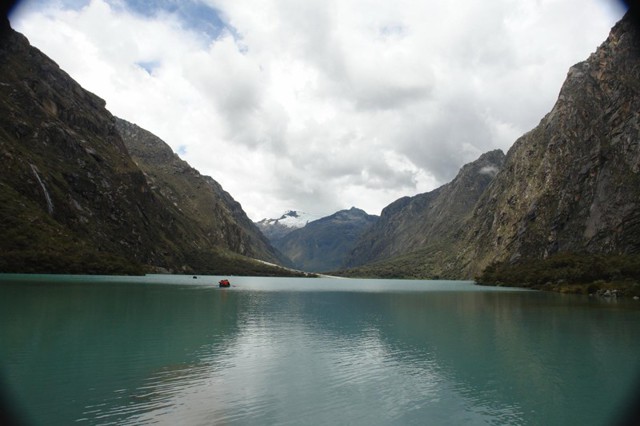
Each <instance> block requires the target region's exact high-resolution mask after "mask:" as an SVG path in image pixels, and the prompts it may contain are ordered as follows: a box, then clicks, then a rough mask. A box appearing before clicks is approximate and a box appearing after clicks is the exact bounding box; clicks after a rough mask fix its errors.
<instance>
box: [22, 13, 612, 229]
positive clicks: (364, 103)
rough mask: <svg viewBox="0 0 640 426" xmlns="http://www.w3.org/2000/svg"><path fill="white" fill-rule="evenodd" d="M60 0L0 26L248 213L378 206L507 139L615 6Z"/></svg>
mask: <svg viewBox="0 0 640 426" xmlns="http://www.w3.org/2000/svg"><path fill="white" fill-rule="evenodd" d="M205 3H206V4H208V5H210V6H211V7H213V8H215V11H214V10H208V12H207V13H206V14H203V13H200V14H199V13H198V11H202V10H203V8H204V6H203V4H205ZM61 4H62V3H60V2H59V1H54V0H50V1H49V0H39V1H34V2H23V9H22V11H19V12H18V13H17V14H15V15H14V16H12V24H13V25H14V27H15V28H16V29H17V30H18V31H21V32H23V33H24V34H25V35H26V36H27V37H28V38H29V39H30V41H31V42H32V44H33V45H35V46H36V47H38V48H40V49H41V50H43V51H44V52H45V53H46V54H48V55H49V56H51V57H52V58H53V59H54V60H55V61H56V62H58V63H59V64H60V66H61V67H62V68H63V69H65V70H66V71H67V72H69V73H70V74H71V75H72V76H73V77H74V78H75V79H76V80H78V81H79V82H80V83H81V84H82V85H83V86H84V87H86V88H87V89H89V90H91V91H93V92H95V93H96V94H98V95H99V96H101V97H103V98H104V99H105V100H106V101H107V108H109V110H110V111H111V112H113V113H114V114H115V115H118V116H120V117H122V118H125V119H127V120H130V121H133V122H135V123H137V124H139V125H140V126H142V127H144V128H146V129H148V130H150V131H151V132H153V133H155V134H157V135H158V136H160V137H161V138H162V139H164V140H165V141H166V142H167V143H169V144H170V145H171V146H172V147H173V149H174V150H176V151H178V150H180V152H184V155H182V157H183V158H184V159H185V160H186V161H188V162H189V163H190V164H191V165H192V166H194V167H196V168H197V169H198V170H200V172H202V173H203V174H208V175H211V176H212V177H213V178H214V179H216V180H218V181H219V182H220V183H221V184H222V186H223V187H224V188H225V189H226V190H227V191H229V192H230V193H231V194H232V195H233V197H234V198H236V199H237V200H238V201H240V202H241V203H242V205H243V207H244V208H245V210H246V211H247V213H248V214H249V215H250V217H252V218H253V219H255V220H257V219H261V218H263V217H276V216H278V215H279V214H280V213H282V212H283V211H285V210H286V209H289V208H296V209H301V210H304V211H308V212H312V213H316V214H321V215H324V214H331V213H333V212H334V211H336V210H338V209H341V208H348V207H351V206H357V207H361V208H364V209H365V210H367V211H368V212H370V213H374V214H378V213H379V212H380V210H381V209H382V208H383V207H384V206H386V205H387V204H388V203H390V202H392V201H394V200H395V199H397V198H399V197H401V196H404V195H413V194H416V193H418V192H424V191H427V190H431V189H433V188H435V187H437V186H439V185H441V184H443V183H445V182H446V181H448V180H449V179H451V178H452V177H453V176H454V175H455V174H456V172H457V170H458V169H459V168H460V166H462V165H463V164H464V163H466V162H469V161H472V160H474V159H475V158H477V157H478V156H479V155H480V154H481V153H483V152H486V151H488V150H491V149H495V148H502V149H503V150H505V151H506V150H507V149H508V148H509V146H510V145H511V144H512V143H513V142H514V141H515V139H516V138H517V137H518V136H520V135H521V134H522V133H524V132H525V131H528V130H529V129H531V128H532V127H534V126H535V125H536V124H537V123H538V122H539V120H540V119H541V118H542V116H543V115H544V114H545V113H546V112H548V111H549V110H550V109H551V107H552V105H553V103H554V101H555V99H556V96H557V93H558V91H559V89H560V86H561V84H562V81H563V80H564V78H565V76H566V73H567V71H568V68H569V66H571V65H572V64H574V63H575V62H578V61H580V60H583V59H586V58H587V56H588V55H589V53H590V52H592V51H594V50H595V48H596V47H597V46H598V45H599V44H600V43H601V42H602V41H604V39H605V38H606V36H607V34H608V31H609V29H610V27H611V26H612V25H613V24H614V23H615V21H616V20H618V19H619V18H620V17H621V16H622V13H623V12H622V10H621V9H619V8H618V7H617V6H616V5H615V3H611V2H607V1H605V0H589V1H585V0H581V1H579V0H527V1H525V0H496V1H492V2H489V3H487V2H472V1H466V2H463V3H460V2H456V3H455V4H454V3H452V2H447V1H444V0H441V1H432V2H423V1H416V0H398V1H396V2H378V1H373V0H351V1H338V0H306V1H298V0H279V1H276V0H264V1H260V2H255V1H241V0H190V1H185V2H183V3H181V10H180V12H181V14H170V13H167V12H163V11H162V10H161V7H158V9H157V10H154V11H152V12H153V13H151V11H150V12H149V13H148V14H144V13H140V10H139V8H140V5H141V4H142V3H136V7H137V9H136V10H137V12H135V13H134V12H132V11H131V9H130V8H129V7H128V6H127V4H128V3H127V2H125V1H124V0H119V1H116V0H113V1H107V0H91V1H87V2H85V3H82V2H81V4H83V5H84V6H82V7H78V6H77V4H76V2H71V3H69V2H64V4H67V5H69V4H74V5H75V6H74V7H75V8H72V7H68V6H67V7H64V6H62V5H61ZM158 4H160V3H158ZM190 7H193V8H195V7H198V8H200V9H193V10H192V9H189V8H190ZM194 11H196V12H194ZM216 13H217V16H216ZM197 16H202V18H201V19H203V20H204V19H205V18H206V19H207V20H212V19H213V18H212V16H213V17H214V18H216V19H213V20H212V22H209V21H206V22H204V21H202V22H201V21H198V22H196V21H194V20H193V19H196V18H197ZM194 17H195V18H194ZM213 21H215V22H213ZM221 22H222V23H223V24H224V25H226V27H225V28H218V27H217V26H219V25H220V23H221ZM214 27H215V28H218V29H216V30H215V31H208V30H207V31H204V32H203V31H202V28H206V29H210V28H214ZM212 34H213V35H212Z"/></svg>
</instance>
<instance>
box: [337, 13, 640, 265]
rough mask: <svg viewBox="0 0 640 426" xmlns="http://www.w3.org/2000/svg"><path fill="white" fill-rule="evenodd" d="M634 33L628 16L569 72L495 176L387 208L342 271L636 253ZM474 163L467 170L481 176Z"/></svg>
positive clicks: (639, 148)
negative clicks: (552, 103) (554, 99)
mask: <svg viewBox="0 0 640 426" xmlns="http://www.w3.org/2000/svg"><path fill="white" fill-rule="evenodd" d="M636 24H637V22H636V21H634V20H633V18H632V16H631V13H628V14H627V15H626V16H625V17H624V18H623V19H622V20H621V21H620V22H619V23H618V24H616V26H615V27H614V28H613V29H612V31H611V33H610V35H609V37H608V39H607V40H606V41H605V42H604V43H603V44H602V45H601V46H600V47H599V48H598V49H597V50H596V52H595V53H593V54H592V55H591V56H590V57H589V58H588V59H587V60H586V61H584V62H581V63H579V64H576V65H575V66H573V67H572V68H571V69H570V70H569V73H568V75H567V79H566V81H565V83H564V85H563V86H562V89H561V90H560V94H559V97H558V100H557V102H556V104H555V106H554V107H553V109H552V110H551V112H550V113H549V114H547V115H546V116H545V117H544V118H543V119H542V121H541V122H540V124H539V125H538V126H537V127H536V128H534V129H533V130H531V131H530V132H528V133H527V134H525V135H523V136H522V137H521V138H519V139H518V140H517V141H516V142H515V143H514V145H513V146H512V148H511V149H510V150H509V152H508V153H507V156H506V158H505V159H504V164H502V165H501V167H496V170H497V169H500V171H499V172H497V173H496V174H495V178H493V179H492V180H491V179H489V178H488V177H487V178H486V179H484V180H483V181H482V183H481V182H478V186H477V187H475V188H474V187H472V186H469V185H472V184H474V182H473V180H472V179H471V180H469V179H468V176H467V178H465V177H464V176H465V173H464V171H465V169H464V168H463V170H462V171H461V174H460V175H459V176H458V177H456V179H455V180H454V181H453V182H452V183H451V184H448V185H445V186H443V187H442V188H439V189H437V190H435V191H433V192H430V193H427V194H422V195H419V196H416V197H413V198H403V199H400V200H398V201H396V202H395V203H393V204H391V205H390V206H388V207H387V208H386V209H385V210H384V211H383V213H382V216H381V218H380V221H379V222H378V224H377V225H376V226H375V227H373V228H372V229H371V231H370V232H368V233H367V234H365V235H364V236H363V238H362V240H361V242H360V243H359V244H358V246H357V247H356V248H355V249H354V252H353V253H352V256H351V260H350V263H349V264H350V265H361V264H363V263H368V265H367V266H366V267H362V266H361V267H360V269H359V270H357V271H354V272H353V273H354V274H356V275H363V274H364V275H374V276H384V275H390V276H414V277H434V276H440V277H450V278H472V277H474V276H475V275H476V274H478V273H480V272H481V271H482V270H483V269H484V268H485V267H487V266H488V265H489V264H491V263H493V262H499V261H508V262H514V261H516V260H518V259H543V258H546V257H547V256H549V255H551V254H554V253H601V254H637V253H640V77H639V76H640V43H639V41H640V34H639V30H638V26H637V25H636ZM492 155H497V157H496V158H495V159H494V160H493V161H494V162H495V163H496V166H498V164H497V163H498V162H500V163H502V159H500V160H498V157H499V155H498V154H492ZM473 164H474V163H472V165H468V166H465V167H466V168H468V170H471V169H472V168H473V169H475V170H476V172H475V173H474V174H472V175H475V176H478V173H477V170H478V168H477V166H474V165H473ZM486 170H489V169H486ZM458 180H460V182H463V181H464V182H466V183H465V184H463V185H459V184H456V181H458ZM458 185H459V188H460V189H459V190H458V191H457V193H458V196H456V195H454V193H453V191H452V189H453V188H454V187H455V186H458ZM467 189H468V191H467ZM465 191H466V192H468V194H469V196H463V197H462V198H460V197H459V195H460V194H465V193H466V192H465ZM456 199H459V200H464V202H460V201H456ZM465 209H467V210H465ZM371 262H374V263H371ZM375 262H377V263H375Z"/></svg>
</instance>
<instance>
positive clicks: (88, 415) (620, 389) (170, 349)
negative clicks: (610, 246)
mask: <svg viewBox="0 0 640 426" xmlns="http://www.w3.org/2000/svg"><path fill="white" fill-rule="evenodd" d="M219 278H220V277H199V278H198V279H193V278H192V277H191V276H188V277H185V276H147V277H140V278H124V277H122V278H118V277H64V276H57V277H54V276H19V275H0V379H1V380H2V389H3V391H4V399H5V403H6V404H7V405H8V406H9V407H11V408H13V411H14V413H15V414H17V415H18V417H19V418H20V419H23V421H24V422H25V423H26V424H28V425H30V424H33V425H72V424H104V425H108V424H117V425H133V424H135V425H139V424H161V425H176V424H181V425H209V424H239V425H243V424H250V425H266V424H287V425H300V424H312V425H320V424H322V425H324V424H327V425H329V424H363V425H370V424H374V425H375V424H419V425H423V424H434V425H440V424H441V425H446V424H451V425H458V424H470V425H476V424H477V425H483V424H495V425H503V424H514V425H566V424H576V425H606V424H610V423H611V422H612V421H613V420H614V419H615V418H616V416H617V415H618V413H620V412H622V410H623V408H624V407H625V405H628V404H629V402H630V399H629V398H632V397H635V396H637V395H635V391H636V390H637V389H636V385H638V382H637V380H636V379H638V378H639V377H640V356H639V354H640V302H636V301H632V300H629V301H619V302H617V303H611V302H606V301H603V300H593V299H590V298H587V297H580V296H563V295H558V294H546V293H539V292H528V291H509V290H504V289H497V288H486V287H477V286H473V285H472V284H471V283H469V282H453V281H431V282H430V281H381V280H339V279H291V278H288V279H275V278H243V277H233V278H232V279H231V281H232V284H233V285H234V287H232V288H229V289H220V288H217V287H216V286H215V285H214V283H216V282H217V281H218V279H219Z"/></svg>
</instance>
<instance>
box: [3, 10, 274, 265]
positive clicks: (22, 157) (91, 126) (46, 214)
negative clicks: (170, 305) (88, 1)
mask: <svg viewBox="0 0 640 426" xmlns="http://www.w3.org/2000/svg"><path fill="white" fill-rule="evenodd" d="M0 32H1V37H0V157H2V160H3V161H2V162H3V167H2V168H1V169H0V232H1V233H2V236H3V238H2V239H1V240H0V271H2V272H50V273H118V274H121V273H142V272H145V271H171V272H183V273H225V274H226V273H252V274H255V273H261V274H263V273H265V272H266V273H267V274H274V273H280V272H281V271H280V270H276V269H274V268H271V267H267V266H265V264H264V263H263V262H257V261H255V260H252V259H250V258H249V257H247V256H252V257H253V256H255V257H261V258H262V259H264V260H266V261H271V262H273V261H275V260H277V257H276V255H275V251H274V250H273V248H269V245H268V243H267V242H266V241H265V240H264V239H262V238H261V236H260V234H259V233H258V231H257V229H255V227H253V225H252V224H251V223H248V224H247V221H248V219H246V217H245V218H243V217H242V213H241V208H240V206H239V205H238V204H237V203H235V202H234V201H233V200H232V199H231V198H230V196H228V194H226V193H224V191H222V189H221V188H220V187H219V185H217V184H215V183H214V182H212V180H210V179H207V178H203V177H200V179H198V178H196V177H194V178H193V179H192V180H191V181H190V182H191V184H192V185H195V186H196V187H197V185H201V186H202V187H203V188H204V187H206V188H207V189H206V191H205V192H206V193H207V194H206V195H202V196H201V197H196V198H197V199H196V200H194V203H202V204H203V205H206V204H207V203H209V205H208V208H210V209H211V210H206V208H207V207H203V208H204V210H203V211H201V212H200V214H198V215H195V214H194V212H193V209H192V207H191V205H188V203H187V202H186V200H185V199H184V198H180V197H177V196H176V198H175V200H172V202H169V200H171V196H172V194H173V195H175V193H174V192H172V191H175V190H176V189H177V188H178V186H176V187H169V184H176V185H178V184H179V185H182V186H179V188H180V189H181V190H182V189H185V188H186V187H187V186H188V184H187V183H185V182H186V178H185V179H183V177H184V176H186V175H193V176H197V175H198V174H197V172H195V171H193V169H190V168H188V166H187V165H186V163H185V164H181V166H180V170H177V169H176V170H175V174H176V178H175V179H174V180H171V181H170V180H167V179H165V177H166V176H165V175H164V173H165V171H166V170H168V169H169V168H170V167H173V166H174V165H177V164H178V163H179V161H178V159H176V158H175V156H173V154H169V153H168V152H167V151H166V150H163V149H162V147H160V146H159V145H157V146H155V147H152V148H153V149H154V150H155V151H150V152H149V153H146V154H144V153H138V157H137V161H138V162H139V163H140V164H142V166H140V167H139V166H138V165H137V164H136V162H135V161H134V160H133V159H132V157H131V155H130V152H129V150H128V148H127V145H126V144H125V143H124V141H123V139H122V137H121V135H120V132H119V131H118V126H116V121H115V118H114V117H113V116H112V115H111V114H110V113H109V111H107V110H106V108H105V102H104V101H103V100H102V99H100V98H99V97H97V96H96V95H94V94H92V93H90V92H88V91H86V90H84V89H83V88H82V87H81V86H80V85H79V84H78V83H76V82H75V81H74V80H73V79H72V78H71V77H69V75H68V74H66V73H65V72H64V71H62V70H61V69H60V68H59V67H58V65H57V64H56V63H55V62H53V61H52V60H51V59H49V58H48V57H46V56H45V55H44V54H42V53H41V52H40V51H39V50H37V49H35V48H33V47H31V46H30V45H29V42H28V41H27V39H26V38H25V37H24V36H22V35H21V34H18V33H17V32H15V31H13V30H12V29H11V28H10V26H9V22H8V20H7V19H6V18H0ZM120 124H121V125H122V123H120ZM121 127H122V126H121ZM129 142H130V145H131V146H132V147H133V143H132V142H131V141H129ZM141 143H142V142H141ZM152 148H151V147H150V149H152ZM156 155H157V156H161V155H166V156H168V157H171V158H170V159H168V160H167V161H168V162H167V163H166V164H164V165H162V164H161V161H158V162H157V164H158V167H159V168H160V169H161V170H160V169H159V170H158V171H157V172H156V171H153V170H152V164H153V163H154V161H156V160H157V158H156ZM181 174H183V175H184V176H180V175H181ZM187 193H189V194H192V193H191V192H187ZM174 202H175V204H174ZM245 255H246V256H245Z"/></svg>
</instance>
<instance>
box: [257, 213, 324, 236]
mask: <svg viewBox="0 0 640 426" xmlns="http://www.w3.org/2000/svg"><path fill="white" fill-rule="evenodd" d="M316 219H319V217H318V216H315V215H312V214H309V213H306V212H302V211H297V210H289V211H287V212H286V213H284V214H283V215H282V216H280V217H279V218H277V219H266V218H265V219H262V220H261V221H259V222H256V223H255V224H256V226H257V227H258V229H260V231H261V232H262V233H263V234H264V236H265V237H267V238H268V239H269V241H271V242H272V243H275V242H276V241H278V240H279V239H281V238H283V237H284V236H285V235H287V234H288V233H289V232H291V231H295V230H296V229H300V228H303V227H304V226H306V225H307V223H309V222H311V221H314V220H316Z"/></svg>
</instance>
